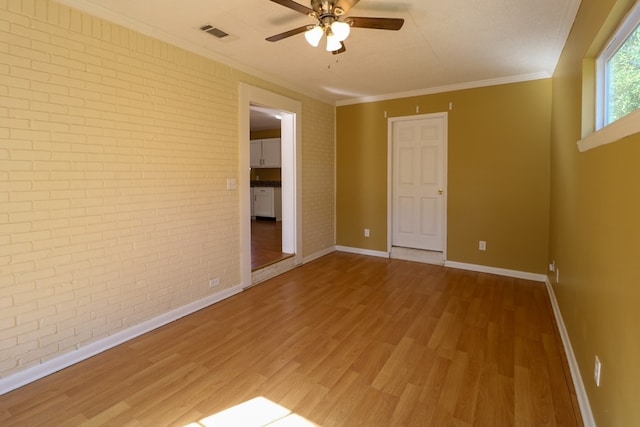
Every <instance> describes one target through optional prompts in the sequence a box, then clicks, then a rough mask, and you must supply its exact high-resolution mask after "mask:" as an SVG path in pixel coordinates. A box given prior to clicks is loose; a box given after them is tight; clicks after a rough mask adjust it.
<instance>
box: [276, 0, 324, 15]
mask: <svg viewBox="0 0 640 427" xmlns="http://www.w3.org/2000/svg"><path fill="white" fill-rule="evenodd" d="M271 1H272V2H274V3H278V4H279V5H281V6H284V7H288V8H289V9H292V10H295V11H296V12H300V13H302V14H303V15H309V14H312V13H314V11H313V9H311V8H308V7H307V6H303V5H301V4H300V3H296V2H294V1H293V0H271Z"/></svg>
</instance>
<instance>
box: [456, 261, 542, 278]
mask: <svg viewBox="0 0 640 427" xmlns="http://www.w3.org/2000/svg"><path fill="white" fill-rule="evenodd" d="M444 266H445V267H451V268H458V269H460V270H469V271H477V272H479V273H489V274H495V275H497V276H506V277H514V278H516V279H525V280H533V281H536V282H544V281H545V280H547V276H545V275H544V274H537V273H528V272H526V271H518V270H508V269H506V268H498V267H489V266H486V265H476V264H466V263H463V262H455V261H445V262H444Z"/></svg>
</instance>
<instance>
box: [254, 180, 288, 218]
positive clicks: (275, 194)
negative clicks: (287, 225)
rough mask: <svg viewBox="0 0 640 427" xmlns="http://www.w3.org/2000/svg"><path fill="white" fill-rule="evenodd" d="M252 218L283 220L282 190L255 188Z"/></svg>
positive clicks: (278, 188)
mask: <svg viewBox="0 0 640 427" xmlns="http://www.w3.org/2000/svg"><path fill="white" fill-rule="evenodd" d="M252 216H255V217H265V218H275V219H276V221H280V220H282V188H280V187H253V212H252Z"/></svg>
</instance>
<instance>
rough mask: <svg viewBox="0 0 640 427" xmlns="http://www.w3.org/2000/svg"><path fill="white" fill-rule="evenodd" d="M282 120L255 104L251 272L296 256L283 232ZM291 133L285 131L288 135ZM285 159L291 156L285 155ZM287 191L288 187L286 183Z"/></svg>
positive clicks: (252, 122) (276, 113) (251, 157)
mask: <svg viewBox="0 0 640 427" xmlns="http://www.w3.org/2000/svg"><path fill="white" fill-rule="evenodd" d="M282 117H283V112H281V111H279V110H277V109H273V108H270V107H265V106H260V105H255V104H251V108H250V142H249V145H250V155H249V166H250V172H249V183H250V187H251V188H250V193H251V271H252V272H255V271H256V270H259V269H262V268H265V267H268V266H270V265H273V264H275V263H277V262H279V261H282V260H284V259H287V258H289V257H292V256H293V251H292V250H291V249H290V248H287V250H291V252H285V248H283V239H282V232H283V228H285V229H286V226H284V224H283V218H282V202H283V197H284V198H285V202H286V198H287V197H292V195H291V194H287V193H286V192H285V194H283V193H282V159H283V156H282V132H283V130H282ZM286 131H287V130H285V132H286ZM284 157H285V158H286V157H287V156H284ZM285 169H286V165H285ZM284 187H285V188H288V187H287V185H286V183H285V185H284Z"/></svg>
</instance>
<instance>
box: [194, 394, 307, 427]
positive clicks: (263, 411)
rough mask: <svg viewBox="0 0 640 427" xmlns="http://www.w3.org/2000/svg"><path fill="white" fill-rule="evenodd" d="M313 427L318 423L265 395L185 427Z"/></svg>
mask: <svg viewBox="0 0 640 427" xmlns="http://www.w3.org/2000/svg"><path fill="white" fill-rule="evenodd" d="M214 426H215V427H225V426H234V427H237V426H243V427H264V426H270V427H312V426H316V424H314V423H312V422H311V421H309V420H307V419H306V418H304V417H301V416H300V415H298V414H296V413H293V412H292V411H290V410H289V409H287V408H285V407H283V406H280V405H278V404H277V403H274V402H272V401H271V400H269V399H267V398H265V397H262V396H260V397H256V398H254V399H251V400H247V401H246V402H242V403H240V404H239V405H236V406H233V407H231V408H229V409H225V410H224V411H221V412H218V413H216V414H213V415H211V416H208V417H206V418H203V419H201V420H200V421H198V422H194V423H191V424H187V425H186V426H185V427H214Z"/></svg>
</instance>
